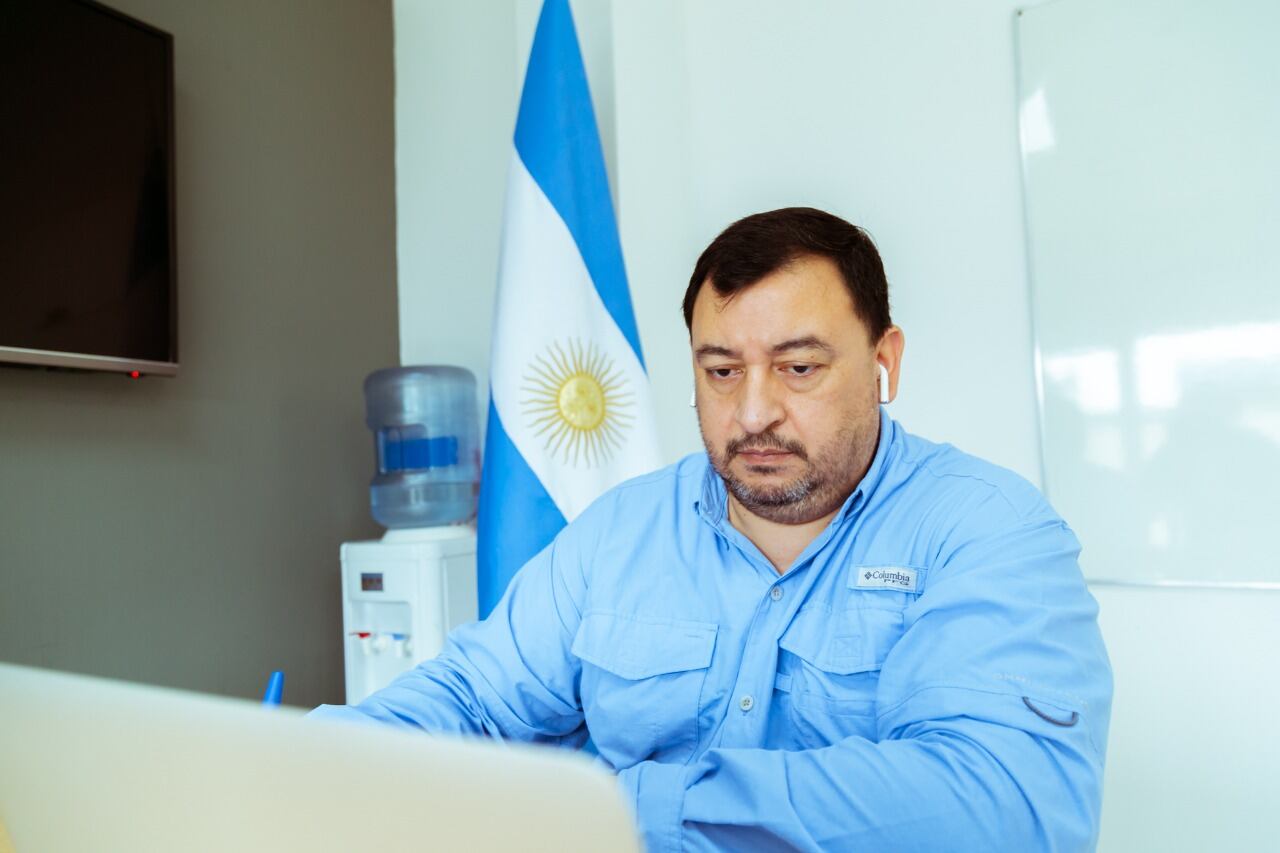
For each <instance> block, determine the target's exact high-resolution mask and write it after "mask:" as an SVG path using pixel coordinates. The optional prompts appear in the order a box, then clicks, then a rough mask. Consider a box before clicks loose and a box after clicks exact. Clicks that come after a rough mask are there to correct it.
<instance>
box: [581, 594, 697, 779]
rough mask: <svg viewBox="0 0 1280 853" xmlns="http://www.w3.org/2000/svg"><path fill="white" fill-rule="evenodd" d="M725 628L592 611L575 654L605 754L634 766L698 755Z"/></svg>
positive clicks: (590, 719) (592, 727) (591, 724)
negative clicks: (709, 681)
mask: <svg viewBox="0 0 1280 853" xmlns="http://www.w3.org/2000/svg"><path fill="white" fill-rule="evenodd" d="M717 630H718V626H717V625H716V624H715V623H711V622H693V621H688V620H682V619H669V618H665V617H660V616H646V615H639V614H625V613H617V612H614V611H605V610H589V611H587V612H586V613H584V614H583V617H582V623H581V624H580V625H579V627H578V632H577V634H576V635H575V636H574V638H573V645H572V647H571V651H572V652H573V654H574V655H576V656H577V657H578V658H579V659H580V660H581V661H582V683H581V688H580V695H581V697H582V708H583V712H584V714H585V717H586V722H587V729H588V730H589V731H590V733H591V739H592V741H593V742H594V744H595V746H596V749H597V750H599V752H600V754H601V755H602V756H603V757H604V758H606V759H608V760H610V761H611V762H613V763H614V765H615V766H626V765H629V764H631V763H634V762H636V761H641V760H644V759H646V758H649V757H652V756H654V755H655V754H656V753H659V752H661V753H662V755H663V756H664V757H671V756H677V757H687V756H688V755H692V754H693V750H694V748H695V747H696V746H697V742H698V737H699V712H700V710H701V702H702V689H703V684H704V683H705V681H706V677H707V669H708V667H709V666H710V665H711V656H712V654H713V653H714V651H715V641H716V633H717Z"/></svg>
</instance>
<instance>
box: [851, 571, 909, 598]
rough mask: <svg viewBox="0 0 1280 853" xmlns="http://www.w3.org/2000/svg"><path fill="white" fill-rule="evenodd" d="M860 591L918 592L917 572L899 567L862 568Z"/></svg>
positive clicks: (858, 583)
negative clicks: (894, 590) (890, 590)
mask: <svg viewBox="0 0 1280 853" xmlns="http://www.w3.org/2000/svg"><path fill="white" fill-rule="evenodd" d="M854 586H856V587H857V588H858V589H896V590H900V591H901V592H915V591H916V570H915V569H907V568H898V567H897V566H862V567H861V568H859V569H858V581H857V583H856V584H854Z"/></svg>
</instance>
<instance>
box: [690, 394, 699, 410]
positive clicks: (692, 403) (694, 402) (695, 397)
mask: <svg viewBox="0 0 1280 853" xmlns="http://www.w3.org/2000/svg"><path fill="white" fill-rule="evenodd" d="M697 407H698V392H697V391H690V392H689V408H691V409H696V408H697Z"/></svg>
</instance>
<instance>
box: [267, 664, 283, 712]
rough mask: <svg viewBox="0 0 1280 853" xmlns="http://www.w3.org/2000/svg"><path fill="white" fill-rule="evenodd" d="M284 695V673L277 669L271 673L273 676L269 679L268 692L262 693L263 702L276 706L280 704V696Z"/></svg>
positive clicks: (268, 705) (269, 705)
mask: <svg viewBox="0 0 1280 853" xmlns="http://www.w3.org/2000/svg"><path fill="white" fill-rule="evenodd" d="M283 695H284V673H283V672H281V671H280V670H278V669H277V670H276V671H275V672H273V673H271V678H270V680H268V681H267V692H266V693H264V694H262V704H263V705H266V706H267V707H275V706H276V705H279V704H280V697H281V696H283Z"/></svg>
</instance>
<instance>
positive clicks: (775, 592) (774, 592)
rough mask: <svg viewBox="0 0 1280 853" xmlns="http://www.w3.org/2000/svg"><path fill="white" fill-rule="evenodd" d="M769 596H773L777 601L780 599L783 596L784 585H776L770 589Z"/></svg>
mask: <svg viewBox="0 0 1280 853" xmlns="http://www.w3.org/2000/svg"><path fill="white" fill-rule="evenodd" d="M769 597H770V598H772V599H773V600H774V601H777V600H778V599H780V598H782V587H780V586H775V587H774V588H773V589H771V590H769Z"/></svg>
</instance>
